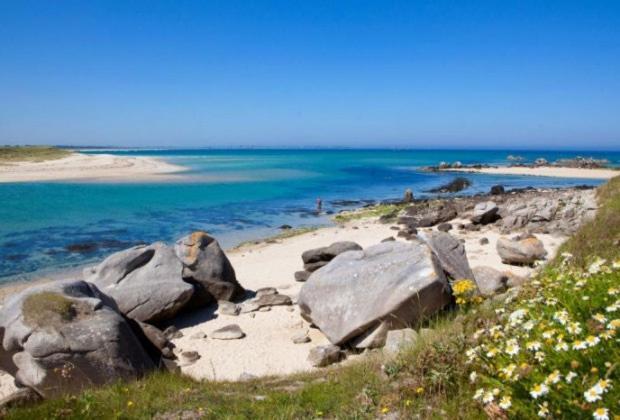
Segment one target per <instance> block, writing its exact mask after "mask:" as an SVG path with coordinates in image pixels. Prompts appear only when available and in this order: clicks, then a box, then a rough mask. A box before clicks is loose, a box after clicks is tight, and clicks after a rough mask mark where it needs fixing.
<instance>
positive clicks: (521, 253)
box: [497, 236, 547, 264]
mask: <svg viewBox="0 0 620 420" xmlns="http://www.w3.org/2000/svg"><path fill="white" fill-rule="evenodd" d="M497 253H498V254H499V256H500V258H501V259H502V262H503V263H505V264H533V263H534V262H535V261H537V260H542V259H544V258H545V256H546V255H547V251H546V250H545V247H544V245H543V243H542V242H541V241H540V240H539V239H538V238H536V237H534V236H529V237H526V238H524V239H516V240H515V239H510V238H506V237H501V238H499V239H498V240H497Z"/></svg>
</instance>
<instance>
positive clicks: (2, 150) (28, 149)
mask: <svg viewBox="0 0 620 420" xmlns="http://www.w3.org/2000/svg"><path fill="white" fill-rule="evenodd" d="M70 154H71V151H69V150H65V149H59V148H57V147H51V146H0V164H2V163H14V162H43V161H46V160H53V159H60V158H63V157H67V156H69V155H70Z"/></svg>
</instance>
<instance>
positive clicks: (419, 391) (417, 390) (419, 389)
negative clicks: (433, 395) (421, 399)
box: [415, 386, 424, 394]
mask: <svg viewBox="0 0 620 420" xmlns="http://www.w3.org/2000/svg"><path fill="white" fill-rule="evenodd" d="M415 393H416V394H423V393H424V388H422V387H421V386H419V387H417V388H416V390H415Z"/></svg>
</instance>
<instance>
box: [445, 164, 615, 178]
mask: <svg viewBox="0 0 620 420" xmlns="http://www.w3.org/2000/svg"><path fill="white" fill-rule="evenodd" d="M441 171H443V172H469V173H479V174H490V175H529V176H549V177H555V178H582V179H611V178H613V177H615V176H618V175H620V171H616V170H613V169H587V168H565V167H553V166H539V167H522V166H499V167H493V168H480V169H476V168H449V169H442V170H441Z"/></svg>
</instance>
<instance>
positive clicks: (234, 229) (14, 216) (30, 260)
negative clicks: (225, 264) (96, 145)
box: [0, 150, 620, 282]
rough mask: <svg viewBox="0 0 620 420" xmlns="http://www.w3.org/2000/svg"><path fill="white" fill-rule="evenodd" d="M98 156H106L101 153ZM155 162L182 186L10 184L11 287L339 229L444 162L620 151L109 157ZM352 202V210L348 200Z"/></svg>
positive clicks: (440, 177) (422, 182)
mask: <svg viewBox="0 0 620 420" xmlns="http://www.w3.org/2000/svg"><path fill="white" fill-rule="evenodd" d="M90 153H100V152H93V151H91V152H90ZM105 153H114V154H119V155H132V156H152V157H159V158H162V159H165V160H167V161H169V162H171V163H174V164H178V165H183V166H185V167H187V168H188V170H187V172H186V173H184V174H183V177H180V178H179V180H175V181H162V182H151V183H127V182H124V183H84V182H53V183H51V182H45V183H20V184H18V183H16V184H0V203H1V205H0V282H3V281H5V282H6V281H11V280H16V279H22V278H28V277H30V276H32V275H34V274H35V273H36V274H39V273H41V272H42V271H46V270H47V271H54V270H59V269H62V268H66V267H71V266H76V265H80V264H85V263H88V262H91V261H95V260H97V259H99V258H101V257H103V256H105V255H107V254H109V253H111V252H114V251H117V250H119V249H123V248H127V247H129V246H131V245H133V244H136V243H141V242H152V241H156V240H163V241H173V240H175V239H176V238H178V237H179V236H181V235H183V234H185V233H186V232H189V231H191V230H195V229H204V230H207V231H209V232H211V233H212V234H213V235H215V236H216V237H217V238H218V239H219V240H220V242H222V244H223V245H224V246H225V247H229V246H233V245H235V244H237V243H239V242H241V241H244V240H250V239H256V238H260V237H265V236H268V235H273V234H276V233H277V232H278V231H279V230H278V226H280V225H282V224H289V225H292V226H294V227H301V226H316V225H322V224H328V223H330V221H329V216H328V215H326V214H325V213H323V214H321V215H317V214H316V213H315V211H314V209H315V200H316V199H317V198H318V197H320V198H321V199H322V200H323V203H324V204H323V210H324V211H327V212H338V211H340V210H342V209H345V208H352V207H359V206H360V205H362V204H363V203H360V202H358V201H356V200H368V201H367V202H370V201H373V200H384V199H395V198H399V197H401V196H402V193H403V191H404V189H405V188H412V189H413V191H414V193H415V195H416V197H421V196H425V195H428V194H427V193H424V191H425V190H428V189H430V188H433V187H435V186H438V185H440V184H443V183H446V182H449V181H450V180H452V179H454V178H455V177H456V176H458V175H456V174H449V173H425V172H420V171H418V170H417V169H416V168H417V167H419V166H425V165H436V164H437V163H439V162H440V161H447V162H454V161H457V160H459V161H461V162H463V163H464V164H471V163H491V164H504V163H506V160H505V159H506V156H507V155H508V154H518V155H521V156H524V157H526V158H527V159H530V160H533V159H535V158H537V157H541V156H542V157H545V158H547V159H548V160H555V159H558V158H561V157H573V156H575V155H578V154H580V155H584V156H594V157H597V158H607V159H609V160H610V161H611V162H612V163H613V164H615V165H617V164H620V153H592V152H582V153H574V152H540V151H537V152H523V151H520V152H509V151H446V150H441V151H439V150H437V151H433V150H425V151H413V150H152V151H146V150H137V151H112V152H111V151H109V150H108V151H105ZM461 176H466V177H468V178H469V179H471V180H472V181H473V185H472V186H471V187H470V188H469V189H467V190H465V191H463V193H467V194H473V193H477V192H486V191H488V190H489V188H490V187H491V186H492V185H495V184H502V185H504V186H505V187H507V188H516V187H525V186H534V187H536V186H545V187H561V186H571V185H583V184H585V185H598V184H600V183H601V182H602V181H598V180H580V179H561V178H544V177H526V176H497V175H471V174H466V175H461ZM351 200H352V201H353V202H348V201H351Z"/></svg>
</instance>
